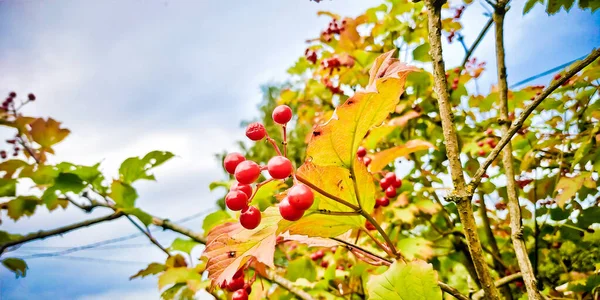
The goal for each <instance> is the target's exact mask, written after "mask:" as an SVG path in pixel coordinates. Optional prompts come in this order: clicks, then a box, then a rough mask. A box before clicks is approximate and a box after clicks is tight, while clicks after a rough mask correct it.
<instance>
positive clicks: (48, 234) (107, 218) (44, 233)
mask: <svg viewBox="0 0 600 300" xmlns="http://www.w3.org/2000/svg"><path fill="white" fill-rule="evenodd" d="M121 216H123V213H120V212H117V213H114V214H111V215H108V216H104V217H99V218H95V219H89V220H85V221H82V222H79V223H73V224H71V225H67V226H64V227H59V228H56V229H52V230H48V231H42V230H40V231H38V232H33V233H30V234H28V235H25V236H23V237H22V238H20V239H18V240H15V241H9V242H6V243H4V244H2V245H0V255H1V254H2V253H3V252H4V250H5V249H6V248H8V247H11V246H16V245H20V244H24V243H27V242H30V241H34V240H40V239H45V238H47V237H51V236H54V235H59V234H63V233H67V232H69V231H73V230H76V229H79V228H82V227H88V226H91V225H94V224H98V223H102V222H104V221H111V220H114V219H117V218H119V217H121Z"/></svg>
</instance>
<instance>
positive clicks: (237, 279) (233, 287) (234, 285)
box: [220, 267, 256, 300]
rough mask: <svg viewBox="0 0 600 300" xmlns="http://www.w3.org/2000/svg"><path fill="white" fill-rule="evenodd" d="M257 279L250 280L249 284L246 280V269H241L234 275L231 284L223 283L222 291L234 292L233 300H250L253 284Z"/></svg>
mask: <svg viewBox="0 0 600 300" xmlns="http://www.w3.org/2000/svg"><path fill="white" fill-rule="evenodd" d="M255 280H256V278H252V279H250V280H249V281H248V282H245V280H244V267H242V268H241V269H239V270H238V271H237V272H235V274H234V275H233V278H232V279H231V281H230V282H226V281H224V282H222V283H221V286H220V287H221V289H224V290H227V291H229V292H233V294H232V295H231V300H248V295H250V293H251V292H252V283H254V281H255Z"/></svg>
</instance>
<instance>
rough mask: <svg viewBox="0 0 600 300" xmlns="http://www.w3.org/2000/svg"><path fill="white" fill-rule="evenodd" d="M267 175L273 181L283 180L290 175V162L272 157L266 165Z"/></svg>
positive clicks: (291, 168)
mask: <svg viewBox="0 0 600 300" xmlns="http://www.w3.org/2000/svg"><path fill="white" fill-rule="evenodd" d="M267 170H268V171H269V175H271V177H273V178H275V179H285V178H287V177H288V176H290V175H291V174H292V170H293V167H292V162H291V161H290V160H289V159H287V158H285V157H283V156H274V157H273V158H271V159H270V160H269V163H268V164H267Z"/></svg>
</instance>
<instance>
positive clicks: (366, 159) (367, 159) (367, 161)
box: [363, 156, 371, 167]
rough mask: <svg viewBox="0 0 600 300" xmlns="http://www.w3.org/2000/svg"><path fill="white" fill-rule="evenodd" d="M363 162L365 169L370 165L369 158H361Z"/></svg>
mask: <svg viewBox="0 0 600 300" xmlns="http://www.w3.org/2000/svg"><path fill="white" fill-rule="evenodd" d="M363 161H364V162H365V166H367V167H368V166H369V165H370V164H371V158H370V157H368V156H365V157H364V158H363Z"/></svg>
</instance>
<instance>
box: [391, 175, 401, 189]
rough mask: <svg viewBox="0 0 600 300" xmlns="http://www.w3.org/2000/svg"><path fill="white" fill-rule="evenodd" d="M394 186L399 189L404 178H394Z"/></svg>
mask: <svg viewBox="0 0 600 300" xmlns="http://www.w3.org/2000/svg"><path fill="white" fill-rule="evenodd" d="M392 186H393V187H395V188H397V189H399V188H400V187H402V179H400V178H396V180H394V182H392Z"/></svg>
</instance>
